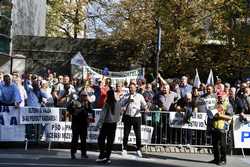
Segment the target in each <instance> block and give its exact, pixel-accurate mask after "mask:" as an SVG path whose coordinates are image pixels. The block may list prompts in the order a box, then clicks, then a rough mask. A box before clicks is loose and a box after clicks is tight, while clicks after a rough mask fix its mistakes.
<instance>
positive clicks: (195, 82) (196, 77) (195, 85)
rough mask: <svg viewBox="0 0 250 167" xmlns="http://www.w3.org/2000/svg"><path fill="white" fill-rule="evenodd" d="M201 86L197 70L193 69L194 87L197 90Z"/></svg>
mask: <svg viewBox="0 0 250 167" xmlns="http://www.w3.org/2000/svg"><path fill="white" fill-rule="evenodd" d="M200 85H201V81H200V77H199V73H198V70H197V68H196V69H195V78H194V87H196V88H199V87H200Z"/></svg>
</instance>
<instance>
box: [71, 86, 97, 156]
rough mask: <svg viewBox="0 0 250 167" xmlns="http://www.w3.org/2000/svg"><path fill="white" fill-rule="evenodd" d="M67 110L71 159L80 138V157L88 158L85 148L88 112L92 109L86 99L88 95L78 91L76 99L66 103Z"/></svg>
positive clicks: (91, 111)
mask: <svg viewBox="0 0 250 167" xmlns="http://www.w3.org/2000/svg"><path fill="white" fill-rule="evenodd" d="M68 111H69V112H70V114H71V115H72V125H71V128H72V141H71V159H75V158H76V157H75V153H76V150H77V144H78V139H79V136H80V139H81V153H82V158H88V156H87V149H86V145H87V144H86V138H87V129H88V114H89V113H92V114H93V116H94V111H93V110H92V108H91V104H90V102H89V101H88V95H87V93H86V92H85V91H82V92H80V97H79V99H78V100H75V99H72V101H71V102H70V104H69V105H68Z"/></svg>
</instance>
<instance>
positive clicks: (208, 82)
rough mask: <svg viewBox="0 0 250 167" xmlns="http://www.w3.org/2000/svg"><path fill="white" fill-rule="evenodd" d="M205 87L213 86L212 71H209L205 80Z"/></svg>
mask: <svg viewBox="0 0 250 167" xmlns="http://www.w3.org/2000/svg"><path fill="white" fill-rule="evenodd" d="M207 85H214V75H213V71H212V69H210V72H209V75H208V78H207Z"/></svg>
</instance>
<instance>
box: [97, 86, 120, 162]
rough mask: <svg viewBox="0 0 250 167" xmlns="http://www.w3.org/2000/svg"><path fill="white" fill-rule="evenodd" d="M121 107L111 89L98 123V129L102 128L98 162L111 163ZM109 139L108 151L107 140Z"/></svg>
mask: <svg viewBox="0 0 250 167" xmlns="http://www.w3.org/2000/svg"><path fill="white" fill-rule="evenodd" d="M120 115H121V105H120V102H119V100H117V99H116V97H115V92H114V91H113V90H112V89H110V90H109V91H108V92H107V100H106V102H105V105H104V107H103V110H102V112H101V115H100V119H99V121H98V123H97V127H98V128H100V133H99V137H98V146H99V149H100V154H99V157H98V159H97V160H96V162H103V163H108V164H109V163H111V160H110V155H111V150H112V145H113V143H114V139H115V132H116V124H117V122H118V121H119V120H120ZM106 139H107V144H106V149H105V140H106Z"/></svg>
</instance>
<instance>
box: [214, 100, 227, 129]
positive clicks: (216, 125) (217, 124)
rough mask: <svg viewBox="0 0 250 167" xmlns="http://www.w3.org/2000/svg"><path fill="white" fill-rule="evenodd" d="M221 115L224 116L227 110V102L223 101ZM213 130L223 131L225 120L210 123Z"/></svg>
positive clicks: (215, 120)
mask: <svg viewBox="0 0 250 167" xmlns="http://www.w3.org/2000/svg"><path fill="white" fill-rule="evenodd" d="M222 106H223V114H225V111H226V110H227V106H228V103H227V101H224V102H223V104H222ZM212 125H213V128H215V129H224V128H225V120H223V119H220V118H219V119H214V120H213V122H212Z"/></svg>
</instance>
